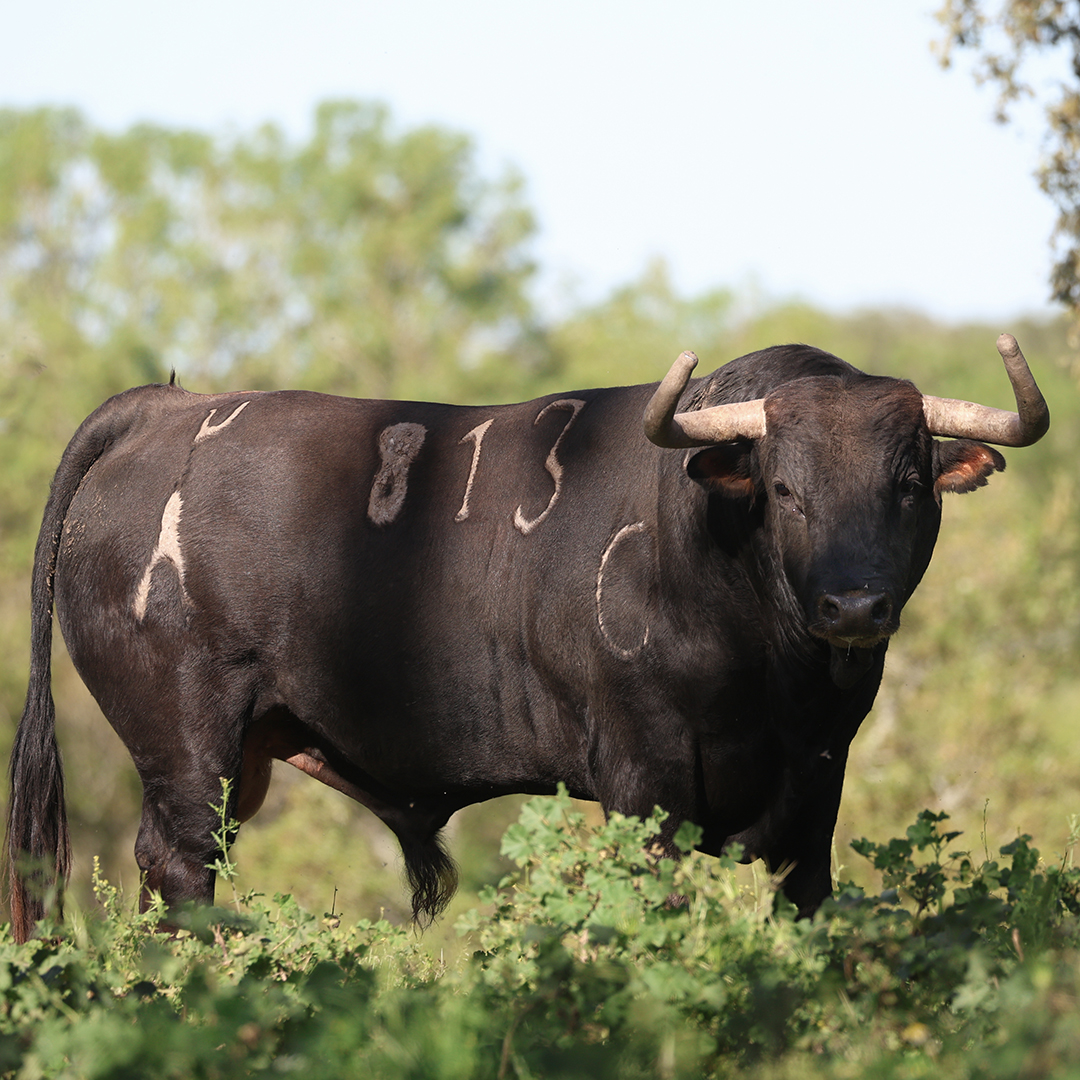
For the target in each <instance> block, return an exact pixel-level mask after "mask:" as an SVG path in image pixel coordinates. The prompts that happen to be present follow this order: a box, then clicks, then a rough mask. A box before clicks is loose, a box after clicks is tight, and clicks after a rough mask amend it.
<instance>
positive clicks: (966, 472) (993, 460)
mask: <svg viewBox="0 0 1080 1080" xmlns="http://www.w3.org/2000/svg"><path fill="white" fill-rule="evenodd" d="M1004 468H1005V459H1004V458H1003V457H1002V456H1001V455H1000V454H999V453H998V452H997V451H996V450H995V449H994V448H993V447H992V446H987V445H986V444H985V443H981V442H972V441H971V440H970V439H957V440H955V441H954V442H935V443H934V477H935V479H934V490H935V491H937V492H938V493H940V492H942V491H954V492H956V493H957V494H963V493H964V492H965V491H974V490H975V489H976V488H978V487H983V486H985V484H986V482H987V480H989V479H990V476H991V474H992V473H995V472H1001V470H1002V469H1004Z"/></svg>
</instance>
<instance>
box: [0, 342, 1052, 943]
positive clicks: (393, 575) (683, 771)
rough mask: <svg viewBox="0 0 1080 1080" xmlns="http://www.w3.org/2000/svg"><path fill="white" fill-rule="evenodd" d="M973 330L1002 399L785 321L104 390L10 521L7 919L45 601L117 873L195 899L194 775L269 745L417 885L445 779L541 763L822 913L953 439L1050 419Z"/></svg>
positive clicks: (1003, 436)
mask: <svg viewBox="0 0 1080 1080" xmlns="http://www.w3.org/2000/svg"><path fill="white" fill-rule="evenodd" d="M998 347H999V349H1000V350H1001V352H1002V355H1003V357H1004V358H1005V361H1006V365H1007V367H1008V368H1009V372H1010V378H1011V379H1012V382H1013V388H1014V392H1015V395H1016V398H1017V402H1018V409H1019V413H1005V412H1001V411H999V410H990V409H986V408H985V407H983V406H976V405H972V404H970V403H966V402H949V401H944V400H942V399H937V398H929V397H926V398H924V397H923V396H922V395H921V394H920V393H919V392H918V391H917V390H916V389H915V387H914V386H913V385H912V384H911V383H909V382H906V381H903V380H898V379H891V378H879V377H871V376H868V375H865V374H863V373H862V372H859V371H858V370H857V369H855V368H853V367H851V366H850V365H848V364H846V363H844V362H843V361H841V360H838V359H837V358H836V357H833V356H830V355H829V354H827V353H824V352H822V351H820V350H818V349H813V348H810V347H807V346H784V347H779V348H774V349H768V350H765V351H763V352H759V353H755V354H753V355H751V356H746V357H742V358H741V359H739V360H735V361H732V362H731V363H729V364H727V365H726V366H724V367H723V368H721V369H719V370H718V371H717V372H715V373H714V374H713V375H712V376H710V377H708V378H706V379H700V380H697V381H696V382H694V383H693V384H691V386H690V389H686V387H687V380H688V378H689V374H690V369H691V368H692V366H693V357H692V354H683V355H682V356H681V357H680V358H679V360H678V361H677V362H676V365H675V366H674V367H673V368H672V371H671V373H669V375H668V377H667V378H666V379H665V380H664V382H663V383H662V384H661V385H660V388H659V389H658V388H657V387H656V386H655V385H653V386H633V387H624V388H619V389H607V390H583V391H578V392H574V393H571V394H565V395H556V396H552V397H548V398H542V399H539V400H537V401H531V402H527V403H525V404H520V405H505V406H491V407H477V408H463V407H456V406H450V405H437V404H428V403H413V402H391V401H363V400H353V399H347V398H340V397H329V396H324V395H319V394H313V393H303V392H290V391H284V392H279V393H255V392H251V393H230V394H219V395H212V396H203V395H198V394H193V393H189V392H187V391H185V390H183V389H181V388H179V387H177V386H172V385H170V386H146V387H141V388H139V389H134V390H130V391H128V392H127V393H124V394H121V395H119V396H117V397H115V398H112V399H111V400H109V401H107V402H106V403H105V404H104V405H102V406H101V407H100V408H99V409H98V410H97V411H96V412H94V413H93V414H92V415H91V416H90V417H89V418H88V419H87V420H86V421H85V422H84V423H83V424H82V426H81V427H80V428H79V430H78V431H77V432H76V434H75V436H74V438H73V439H72V441H71V444H70V445H69V446H68V448H67V450H66V452H65V454H64V456H63V459H62V461H61V463H60V466H59V469H58V471H57V474H56V478H55V480H54V482H53V486H52V491H51V494H50V496H49V500H48V504H47V506H46V509H45V515H44V521H43V524H42V529H41V534H40V538H39V542H38V547H37V553H36V556H35V564H34V576H33V587H32V663H31V674H30V686H29V691H28V695H27V704H26V710H25V713H24V715H23V718H22V721H21V723H20V725H19V730H18V733H17V735H16V740H15V745H14V748H13V751H12V760H11V797H10V803H9V809H8V841H7V845H8V858H9V861H10V866H11V870H10V892H11V909H12V919H13V926H14V929H15V933H16V935H17V936H19V937H20V938H26V937H27V936H28V935H29V934H31V933H32V931H33V926H34V922H35V921H36V919H37V918H39V917H40V915H41V914H42V911H43V907H42V900H41V893H42V891H43V889H44V888H46V887H47V886H48V883H49V881H51V880H52V879H53V876H54V874H55V876H56V877H63V876H64V875H66V873H67V871H68V865H69V859H70V855H69V844H68V835H67V825H66V818H65V814H64V803H63V778H62V772H61V768H60V761H59V755H58V752H57V749H56V740H55V733H54V725H55V715H54V708H53V702H52V696H51V691H50V688H49V683H50V667H49V665H50V660H49V656H50V643H51V634H52V608H53V605H54V603H55V608H56V612H57V616H58V619H59V624H60V628H61V631H62V633H63V636H64V640H65V641H66V643H67V647H68V651H69V652H70V654H71V657H72V660H73V661H74V663H75V666H76V668H77V669H78V671H79V674H80V675H81V676H82V678H83V680H84V681H85V682H86V685H87V686H88V687H89V688H90V690H91V692H92V693H93V695H94V697H95V698H96V699H97V701H98V703H99V704H100V706H101V709H102V711H103V712H104V714H105V716H106V717H108V719H109V721H110V723H111V724H112V725H113V727H114V728H115V729H116V731H117V732H118V733H119V735H120V737H121V738H122V739H123V741H124V743H125V744H126V746H127V747H128V749H129V751H130V752H131V756H132V758H133V759H134V762H135V766H136V768H137V769H138V772H139V776H140V777H141V779H142V783H143V791H144V796H143V809H142V822H141V826H140V829H139V835H138V841H137V843H136V848H135V853H136V858H137V860H138V863H139V866H140V868H141V870H142V873H143V881H144V894H143V895H144V900H145V899H146V898H147V897H148V896H149V895H150V894H151V893H152V892H153V891H159V892H160V893H161V895H162V897H163V899H164V900H165V902H166V903H167V904H170V905H172V904H176V903H178V902H181V901H184V900H187V899H196V900H205V901H208V900H210V899H212V895H213V887H214V873H213V871H212V870H210V869H208V868H207V864H209V863H212V862H213V861H214V858H215V856H216V855H217V854H218V852H217V851H216V850H215V841H214V839H213V838H212V833H213V831H214V828H215V825H216V816H215V813H214V811H213V810H211V804H212V803H215V802H219V801H220V793H221V778H222V777H225V778H230V779H232V780H233V781H235V783H234V785H233V789H232V790H233V805H232V806H231V807H230V809H231V811H232V812H233V814H235V816H236V817H237V818H238V819H240V820H244V819H246V818H248V817H250V816H251V815H252V814H254V813H255V811H256V810H257V809H258V807H259V805H260V804H261V802H262V800H263V797H264V795H265V793H266V790H267V786H268V784H269V780H270V768H271V762H272V760H273V759H275V758H277V759H280V760H285V761H288V762H290V763H291V764H293V765H295V766H297V767H299V768H300V769H302V770H303V771H305V772H307V773H309V774H311V775H312V776H315V777H316V778H318V779H320V780H322V781H324V782H325V783H327V784H329V785H330V786H332V787H334V788H337V789H338V790H340V791H342V792H344V793H345V794H347V795H349V796H351V797H352V798H354V799H356V800H357V801H359V802H361V803H362V804H363V805H365V806H367V807H368V808H369V809H370V810H372V811H373V812H374V813H375V814H376V815H378V816H379V817H380V818H381V819H382V820H383V821H384V822H385V823H386V824H387V825H388V826H389V827H390V828H391V829H392V830H393V831H394V832H395V833H396V835H397V837H398V839H399V840H400V842H401V846H402V850H403V853H404V860H405V867H406V872H407V874H408V877H409V881H410V885H411V887H412V891H413V907H414V912H415V913H416V914H417V915H418V916H425V917H430V916H432V915H434V914H435V913H437V912H438V911H439V910H440V909H441V907H442V906H443V905H444V904H445V903H446V901H447V900H448V898H449V896H450V894H451V892H452V890H453V888H454V883H455V879H454V869H453V864H452V862H451V860H450V859H449V857H448V856H447V854H446V853H445V851H444V849H443V847H442V846H441V843H440V839H439V831H440V829H441V828H442V827H443V825H444V824H445V823H446V821H447V819H448V818H449V817H450V815H451V814H453V813H454V811H456V810H458V809H460V808H461V807H463V806H466V805H468V804H470V803H474V802H478V801H481V800H484V799H488V798H491V797H493V796H496V795H502V794H505V793H509V792H530V793H544V792H551V791H553V790H554V788H555V787H556V785H557V784H558V783H559V782H560V781H562V782H564V783H565V784H566V785H567V787H568V788H569V790H570V792H571V793H572V794H573V795H575V796H578V797H581V798H585V799H595V800H598V801H599V802H600V803H601V804H602V806H603V808H604V809H605V811H608V812H610V811H620V812H622V813H626V814H642V815H643V814H647V813H649V812H650V811H651V810H652V809H653V807H654V806H656V805H659V806H662V807H663V808H665V809H666V810H667V811H668V812H669V813H670V817H669V818H668V819H667V824H666V827H665V832H664V834H663V837H662V840H663V842H664V843H665V844H666V845H667V846H668V849H669V850H671V849H672V848H671V837H672V835H673V834H674V831H675V830H676V828H677V827H678V825H679V824H680V823H681V822H682V821H685V820H692V821H694V822H696V823H698V824H699V825H701V826H702V827H703V829H704V835H703V839H702V842H701V847H702V849H703V850H705V851H707V852H712V853H718V852H720V851H721V850H722V849H723V848H724V847H725V845H727V844H730V843H732V842H735V841H737V842H738V843H740V844H742V845H743V847H744V851H745V854H746V857H747V858H759V857H760V858H763V859H765V860H766V861H767V863H768V864H769V865H770V866H772V867H780V866H785V867H787V869H788V872H787V876H786V878H785V881H784V891H785V892H786V893H787V895H788V896H789V897H790V898H791V899H792V900H793V901H794V902H795V903H796V904H797V905H798V907H799V908H800V910H801V911H803V912H811V911H813V910H814V909H815V908H816V907H817V905H818V904H820V902H821V900H822V899H823V898H824V897H825V896H827V895H828V893H829V890H830V878H829V857H830V845H831V838H832V831H833V828H834V825H835V821H836V814H837V808H838V804H839V801H840V794H841V787H842V783H843V777H844V766H845V762H846V758H847V751H848V745H849V743H850V741H851V739H852V737H853V736H854V734H855V731H856V729H857V728H858V726H859V723H860V722H861V721H862V719H863V717H864V716H865V715H866V714H867V712H868V711H869V709H870V707H871V705H872V703H873V700H874V696H875V694H876V692H877V688H878V683H879V680H880V678H881V673H882V667H883V663H884V657H885V650H886V647H887V643H888V639H889V636H890V635H891V634H892V633H893V632H894V631H895V630H896V629H897V626H898V625H899V616H900V611H901V609H902V607H903V605H904V603H905V601H906V600H907V599H908V597H909V596H910V595H911V593H912V591H913V590H914V588H915V586H916V584H917V583H918V581H919V579H920V578H921V576H922V574H923V572H924V570H925V569H926V566H927V564H928V562H929V560H930V555H931V552H932V550H933V547H934V542H935V539H936V536H937V531H938V525H939V521H940V514H941V494H942V492H945V491H970V490H972V489H973V488H974V487H976V486H978V485H980V484H984V483H985V482H986V478H987V476H988V475H989V474H990V473H991V472H993V471H994V470H996V469H1001V468H1004V460H1003V459H1002V457H1001V455H1000V454H999V453H998V452H997V451H996V450H992V449H991V448H990V447H988V446H986V445H984V444H983V442H980V441H971V439H972V438H975V439H982V440H984V441H991V442H998V443H1000V444H1006V445H1026V444H1028V443H1030V442H1034V441H1035V439H1037V438H1038V437H1040V436H1041V434H1042V433H1043V431H1045V430H1046V427H1047V426H1048V424H1049V417H1048V413H1047V411H1046V407H1045V404H1044V403H1043V402H1042V397H1041V395H1040V394H1039V391H1038V388H1037V387H1036V386H1035V384H1034V381H1033V380H1032V379H1031V377H1030V373H1029V372H1028V371H1027V366H1026V364H1025V363H1024V360H1023V357H1022V356H1021V355H1020V352H1019V349H1018V348H1016V344H1015V342H1014V341H1013V340H1012V339H1011V338H1008V337H1007V336H1004V335H1003V337H1002V339H1001V340H1000V341H999V346H998ZM654 392H655V396H654ZM680 400H681V401H682V402H683V408H684V410H685V411H684V412H681V413H678V414H677V415H676V407H677V403H678V402H679V401H680ZM726 403H742V404H738V405H735V406H733V407H732V406H731V405H729V404H726ZM718 406H719V407H718ZM643 414H644V416H645V425H644V426H645V430H646V432H647V434H648V436H649V438H650V439H651V440H652V441H651V442H650V441H647V440H646V438H645V435H644V434H643V431H642V417H643ZM934 434H945V435H952V436H967V438H959V439H958V440H957V441H954V442H938V441H936V440H935V439H934V438H933V437H932V436H933V435H934ZM657 444H658V445H657ZM684 448H685V449H684ZM35 863H36V865H37V870H36V871H35V870H33V869H32V867H33V866H34V865H35ZM43 864H44V865H45V867H46V868H45V870H44V871H43V870H42V869H41V867H42V865H43ZM27 867H31V869H27Z"/></svg>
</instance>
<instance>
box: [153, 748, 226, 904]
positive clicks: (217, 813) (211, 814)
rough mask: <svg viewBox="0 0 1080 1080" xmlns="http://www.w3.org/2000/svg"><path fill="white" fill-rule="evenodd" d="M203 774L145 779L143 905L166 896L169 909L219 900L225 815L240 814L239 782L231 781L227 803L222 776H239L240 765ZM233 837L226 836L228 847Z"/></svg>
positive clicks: (174, 771)
mask: <svg viewBox="0 0 1080 1080" xmlns="http://www.w3.org/2000/svg"><path fill="white" fill-rule="evenodd" d="M198 764H199V765H200V766H201V767H200V768H199V770H198V772H196V771H195V770H194V769H181V768H177V767H176V766H177V763H176V762H175V761H173V762H170V766H171V767H170V768H169V770H168V771H167V772H155V774H153V775H148V774H147V773H145V772H142V770H140V771H141V772H142V777H143V806H142V821H141V822H140V824H139V835H138V839H137V840H136V842H135V859H136V861H137V862H138V864H139V869H140V870H141V871H142V895H141V898H140V906H141V907H142V909H143V910H144V911H145V910H146V908H147V907H148V906H149V905H150V904H151V902H152V900H153V898H154V895H155V894H160V895H161V898H162V900H163V901H164V902H165V905H166V906H167V907H169V908H172V907H175V906H176V905H178V904H182V903H185V902H187V901H195V902H198V903H206V904H211V903H213V901H214V884H215V878H216V873H215V871H214V869H213V867H214V865H215V863H216V862H217V861H218V859H219V858H220V857H221V856H222V855H223V854H224V851H223V847H222V844H221V839H222V837H221V829H222V818H223V816H224V820H225V821H226V822H229V821H232V820H233V818H234V816H235V812H236V803H237V799H236V790H235V789H236V785H235V783H233V784H231V785H230V791H229V795H228V800H227V803H226V805H225V807H224V815H223V814H222V800H223V799H224V798H226V796H225V793H224V787H223V784H222V780H223V779H224V778H229V779H234V778H235V777H236V775H237V773H238V769H237V768H236V767H235V765H234V766H232V767H228V766H225V767H222V768H221V769H214V768H206V764H207V762H205V761H200V762H199V763H198ZM233 839H234V837H233V836H226V837H224V840H225V845H226V846H228V844H231V842H232V840H233Z"/></svg>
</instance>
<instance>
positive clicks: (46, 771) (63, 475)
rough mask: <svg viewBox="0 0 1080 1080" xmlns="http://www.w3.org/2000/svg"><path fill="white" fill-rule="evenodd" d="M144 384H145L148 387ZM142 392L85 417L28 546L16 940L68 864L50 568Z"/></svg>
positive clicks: (13, 857) (11, 857)
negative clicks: (97, 466)
mask: <svg viewBox="0 0 1080 1080" xmlns="http://www.w3.org/2000/svg"><path fill="white" fill-rule="evenodd" d="M146 389H149V388H146ZM140 394H141V391H129V392H128V393H127V394H122V395H120V396H119V397H115V398H112V399H111V400H109V401H107V402H106V403H105V404H104V405H102V406H101V408H99V409H98V410H97V411H96V412H95V413H93V414H92V415H91V416H90V417H88V418H87V419H86V420H85V421H84V422H83V424H82V426H81V427H80V428H79V430H78V431H77V432H76V433H75V435H74V437H73V438H72V440H71V443H70V444H69V445H68V448H67V450H65V451H64V456H63V458H62V459H61V461H60V466H59V468H58V469H57V470H56V476H55V477H54V478H53V483H52V489H51V490H50V492H49V499H48V502H47V503H46V505H45V514H44V517H43V519H42V522H41V532H40V533H39V534H38V541H37V548H36V550H35V552H34V572H33V579H32V583H31V589H30V596H31V600H30V684H29V687H28V689H27V692H26V706H25V708H24V709H23V714H22V719H21V720H20V721H19V728H18V730H17V731H16V733H15V742H14V744H13V746H12V750H11V767H10V787H9V792H8V812H7V835H6V839H5V843H4V854H5V856H6V859H7V863H8V866H7V877H8V903H9V908H10V912H11V928H12V933H13V935H14V937H15V940H16V941H26V940H27V939H28V938H29V937H30V936H31V935H32V934H33V932H34V926H35V924H36V923H37V922H38V921H39V920H40V919H41V918H42V917H43V916H44V915H45V912H46V910H47V909H48V908H50V907H52V908H53V909H54V910H58V908H59V900H60V895H59V894H60V893H61V892H62V890H63V887H64V884H65V883H66V881H67V876H68V872H69V869H70V866H71V841H70V838H69V835H68V824H67V812H66V810H65V808H64V770H63V766H62V764H61V761H60V749H59V747H58V746H57V743H56V707H55V705H54V704H53V696H52V687H51V683H52V614H53V575H54V574H55V572H56V561H57V555H58V553H59V550H60V538H61V534H62V532H63V528H64V519H65V518H66V516H67V512H68V509H69V508H70V506H71V500H72V499H73V498H74V497H75V492H76V491H77V490H78V488H79V484H80V483H81V482H82V479H83V477H84V476H85V475H86V473H87V472H88V471H89V470H90V467H91V466H92V465H93V464H94V462H95V461H97V459H98V458H99V457H100V456H101V455H102V454H103V453H104V452H105V450H106V449H107V448H108V446H109V445H110V443H112V442H114V441H115V440H116V439H117V438H118V437H119V436H120V435H122V434H123V432H124V431H125V430H126V429H127V428H128V427H129V426H130V424H131V421H132V419H133V418H134V416H135V415H136V412H137V410H138V409H139V405H140V402H139V395H140Z"/></svg>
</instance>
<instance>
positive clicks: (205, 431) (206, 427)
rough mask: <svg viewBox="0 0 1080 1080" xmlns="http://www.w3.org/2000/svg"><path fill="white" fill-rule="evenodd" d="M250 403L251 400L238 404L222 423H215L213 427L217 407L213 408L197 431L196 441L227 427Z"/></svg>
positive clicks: (200, 440)
mask: <svg viewBox="0 0 1080 1080" xmlns="http://www.w3.org/2000/svg"><path fill="white" fill-rule="evenodd" d="M250 404H251V403H250V402H249V401H244V402H242V403H241V404H239V405H237V407H236V408H235V409H233V411H232V412H231V413H230V414H229V415H228V416H227V417H226V418H225V419H224V420H222V421H221V423H220V424H215V425H214V426H213V427H211V426H210V421H211V420H213V418H214V413H216V412H217V409H211V410H210V415H209V416H208V417H207V418H206V419H205V420H204V421H203V422H202V427H201V428H199V430H198V432H197V433H196V435H195V441H196V442H202V440H203V439H209V438H210V436H211V435H216V434H217V433H218V432H219V431H221V429H222V428H227V427H228V426H229V425H230V424H231V423H232V422H233V421H234V420H235V419H236V418H237V417H238V416H239V415H240V414H241V413H242V412H243V411H244V409H246V408H247V407H248V405H250Z"/></svg>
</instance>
